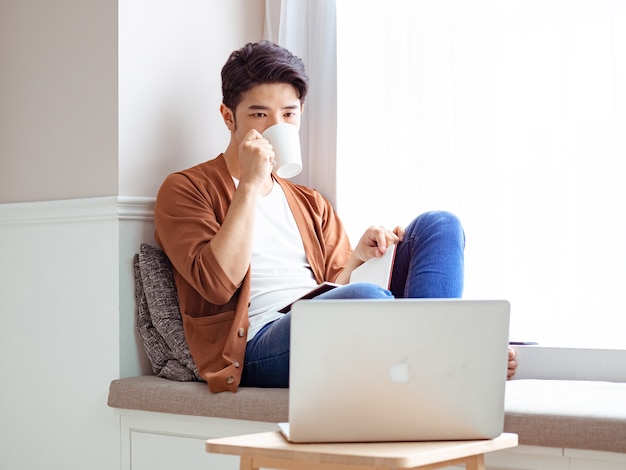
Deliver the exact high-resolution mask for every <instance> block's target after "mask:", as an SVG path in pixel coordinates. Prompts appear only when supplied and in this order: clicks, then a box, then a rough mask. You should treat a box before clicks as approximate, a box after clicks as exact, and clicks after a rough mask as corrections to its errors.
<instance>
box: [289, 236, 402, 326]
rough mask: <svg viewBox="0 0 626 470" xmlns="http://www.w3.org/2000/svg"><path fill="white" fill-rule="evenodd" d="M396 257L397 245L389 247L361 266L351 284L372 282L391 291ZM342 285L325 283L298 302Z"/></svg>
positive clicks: (353, 273)
mask: <svg viewBox="0 0 626 470" xmlns="http://www.w3.org/2000/svg"><path fill="white" fill-rule="evenodd" d="M395 257H396V245H391V246H389V247H387V250H386V251H385V253H384V254H383V255H382V256H381V257H380V258H371V259H369V260H367V261H366V262H365V263H363V264H362V265H361V266H359V267H358V268H356V269H355V270H354V271H352V274H351V275H350V283H353V282H370V283H372V284H378V285H379V286H380V287H382V288H384V289H389V286H390V285H391V273H392V272H393V262H394V260H395ZM340 285H341V284H335V283H334V282H323V283H322V284H320V285H319V286H317V287H316V288H315V289H313V290H311V291H309V292H307V293H306V294H304V295H303V296H302V297H300V298H299V299H298V300H307V299H312V298H313V297H317V296H318V295H320V294H323V293H324V292H326V291H329V290H331V289H334V288H335V287H339V286H340ZM292 305H293V303H291V304H289V305H286V306H284V307H283V308H281V309H280V310H279V312H281V313H287V312H288V311H289V310H291V306H292Z"/></svg>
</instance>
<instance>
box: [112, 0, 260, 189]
mask: <svg viewBox="0 0 626 470" xmlns="http://www.w3.org/2000/svg"><path fill="white" fill-rule="evenodd" d="M264 13H265V7H264V1H263V0H239V1H235V2H234V1H227V2H225V1H201V2H198V1H195V0H182V1H176V2H172V1H168V0H157V1H154V0H133V1H125V2H120V25H119V28H120V31H119V32H120V52H119V62H120V73H119V90H120V95H119V108H120V109H119V125H120V133H119V136H120V144H119V160H120V178H119V180H120V195H122V196H154V195H155V194H156V192H157V190H158V188H159V186H160V184H161V182H162V181H163V178H165V176H167V175H168V174H169V173H172V172H174V171H177V170H181V169H183V168H187V167H189V166H192V165H195V164H196V163H200V162H203V161H206V160H209V159H211V158H214V157H215V156H217V155H218V154H219V153H220V152H222V151H224V150H225V149H226V146H227V144H228V138H229V134H228V132H227V130H226V127H225V125H224V123H223V121H222V119H221V115H220V114H219V106H220V103H221V100H222V92H221V80H220V71H221V69H222V66H223V65H224V63H225V62H226V59H227V58H228V56H229V54H230V53H231V52H232V51H233V50H235V49H238V48H239V47H241V46H243V45H244V43H245V42H248V41H257V40H259V39H261V37H262V34H263V29H262V27H263V21H264Z"/></svg>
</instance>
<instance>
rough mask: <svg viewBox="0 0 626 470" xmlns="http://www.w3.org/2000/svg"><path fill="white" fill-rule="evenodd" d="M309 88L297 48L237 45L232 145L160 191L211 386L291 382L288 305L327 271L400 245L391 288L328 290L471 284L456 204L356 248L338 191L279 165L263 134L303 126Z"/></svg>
mask: <svg viewBox="0 0 626 470" xmlns="http://www.w3.org/2000/svg"><path fill="white" fill-rule="evenodd" d="M307 90H308V78H307V76H306V74H305V70H304V64H303V62H302V61H301V60H300V59H299V58H297V57H295V56H293V55H292V54H291V53H290V52H289V51H287V50H285V49H283V48H281V47H279V46H277V45H275V44H273V43H270V42H266V41H262V42H259V43H255V44H248V45H246V46H245V47H243V48H242V49H240V50H237V51H235V52H233V53H232V54H231V56H230V57H229V59H228V61H227V62H226V64H225V65H224V67H223V69H222V92H223V102H222V105H221V107H220V112H221V114H222V117H223V119H224V123H225V124H226V127H227V128H228V130H229V131H230V143H229V145H228V148H227V149H226V150H225V152H224V153H223V154H221V155H219V156H217V157H216V158H215V159H213V160H209V161H207V162H205V163H201V164H199V165H197V166H195V167H193V168H189V169H187V170H184V171H181V172H179V173H174V174H172V175H170V176H168V177H167V178H166V180H165V181H164V183H163V185H162V187H161V189H160V191H159V194H158V196H157V201H156V207H155V223H156V239H157V241H158V243H159V244H160V245H161V247H162V248H163V250H164V252H165V253H166V254H167V256H168V257H169V259H170V260H171V262H172V265H173V266H174V276H175V280H176V286H177V290H178V296H179V301H180V309H181V313H182V317H183V324H184V327H185V334H186V338H187V341H188V343H189V348H190V351H191V354H192V356H193V358H194V360H195V362H196V365H197V367H198V370H199V372H200V374H201V376H202V377H203V378H204V379H205V380H206V381H207V383H208V385H209V388H210V390H211V391H213V392H219V391H225V390H229V391H236V390H237V388H238V386H239V385H242V386H260V387H287V386H288V384H289V374H288V373H289V326H290V318H291V317H290V314H289V313H287V314H282V313H280V312H279V311H278V310H279V309H281V308H282V307H283V306H285V305H287V304H289V303H290V302H292V301H294V300H295V299H297V298H299V297H300V296H301V295H303V294H304V293H306V292H308V291H310V290H311V289H312V288H314V287H315V286H317V285H318V284H320V283H322V282H324V281H331V282H336V283H338V284H347V283H348V281H349V279H350V273H351V272H352V271H353V270H354V269H355V268H356V267H357V266H359V265H360V264H362V263H363V262H365V261H367V260H368V259H370V258H372V257H375V256H381V255H382V254H383V253H384V252H385V250H386V249H387V248H388V247H389V246H390V245H391V244H398V247H397V252H396V260H395V263H394V269H393V273H392V285H391V292H390V291H387V290H385V289H382V288H380V287H378V286H376V285H371V284H363V283H361V284H349V285H345V286H341V287H338V288H336V289H334V290H332V291H330V292H327V293H326V294H322V295H321V296H320V298H322V297H325V298H389V297H393V296H395V297H460V296H461V293H462V289H463V250H464V244H465V237H464V234H463V229H462V227H461V224H460V223H459V221H458V220H457V218H456V217H454V216H453V215H452V214H449V213H446V212H431V213H426V214H423V215H421V216H420V217H418V218H417V219H415V220H414V221H413V222H412V223H411V224H410V225H409V226H408V227H407V229H406V230H405V229H403V228H401V227H396V228H395V229H393V230H388V229H386V228H384V227H370V228H369V229H367V230H366V232H365V233H364V234H363V236H362V237H361V239H360V241H359V242H358V244H357V246H356V247H355V248H354V249H352V248H351V246H350V243H349V240H348V237H347V235H346V233H345V231H344V228H343V226H342V223H341V221H340V219H339V218H338V217H337V215H336V214H335V212H334V210H333V208H332V206H331V205H330V203H328V201H326V200H325V199H324V198H323V197H322V196H321V195H320V194H319V193H318V192H317V191H315V190H313V189H310V188H307V187H304V186H300V185H295V184H293V183H291V182H290V181H288V180H285V179H282V178H280V177H278V176H277V175H276V174H275V173H274V172H273V170H274V152H273V150H272V146H271V145H270V143H269V142H268V141H267V140H266V139H264V138H263V136H262V135H261V134H262V132H263V131H264V130H265V129H267V128H268V127H270V126H272V125H274V124H277V123H289V124H292V125H294V126H297V127H299V126H300V118H301V115H302V111H303V106H304V101H305V98H306V94H307ZM513 371H514V368H513Z"/></svg>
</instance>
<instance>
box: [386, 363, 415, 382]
mask: <svg viewBox="0 0 626 470" xmlns="http://www.w3.org/2000/svg"><path fill="white" fill-rule="evenodd" d="M410 367H411V364H409V363H408V362H406V358H404V359H402V362H400V363H398V364H393V365H392V366H391V367H390V368H389V378H390V379H391V381H392V382H393V383H397V384H405V383H408V382H409V380H411V375H410V374H409V368H410Z"/></svg>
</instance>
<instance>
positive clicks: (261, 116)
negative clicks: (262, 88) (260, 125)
mask: <svg viewBox="0 0 626 470" xmlns="http://www.w3.org/2000/svg"><path fill="white" fill-rule="evenodd" d="M253 116H254V117H257V118H263V117H265V113H254V114H253Z"/></svg>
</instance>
